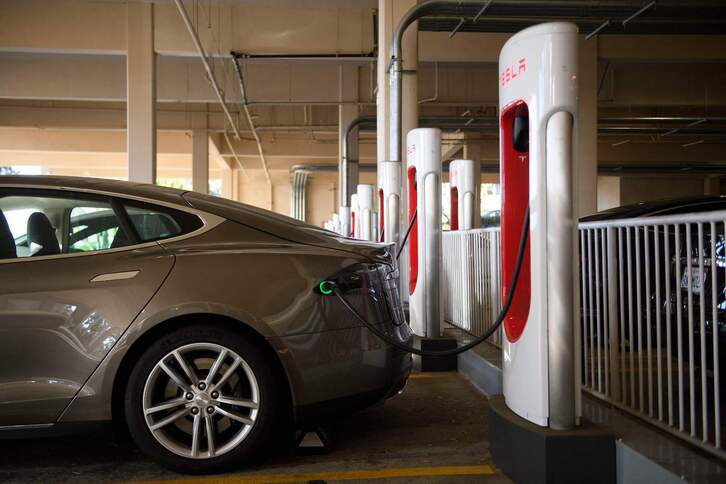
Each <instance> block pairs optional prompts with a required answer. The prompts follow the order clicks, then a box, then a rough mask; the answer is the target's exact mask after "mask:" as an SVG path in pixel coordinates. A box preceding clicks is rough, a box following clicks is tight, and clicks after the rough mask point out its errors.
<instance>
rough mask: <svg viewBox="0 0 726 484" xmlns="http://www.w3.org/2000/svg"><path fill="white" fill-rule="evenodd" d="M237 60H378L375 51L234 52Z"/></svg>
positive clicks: (261, 61) (254, 61)
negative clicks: (336, 52)
mask: <svg viewBox="0 0 726 484" xmlns="http://www.w3.org/2000/svg"><path fill="white" fill-rule="evenodd" d="M232 57H234V58H235V60H239V61H240V62H244V63H246V64H251V63H255V64H258V63H259V64H262V63H268V62H271V63H274V62H352V63H369V62H376V60H377V57H376V56H375V54H374V53H372V52H371V53H368V54H279V55H278V54H243V53H241V52H234V51H233V52H232Z"/></svg>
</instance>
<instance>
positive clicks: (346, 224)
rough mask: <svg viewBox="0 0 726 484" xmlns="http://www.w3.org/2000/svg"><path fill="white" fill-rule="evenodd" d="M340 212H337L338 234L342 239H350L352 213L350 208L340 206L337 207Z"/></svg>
mask: <svg viewBox="0 0 726 484" xmlns="http://www.w3.org/2000/svg"><path fill="white" fill-rule="evenodd" d="M338 209H339V210H340V212H339V215H338V217H339V220H340V223H339V225H340V229H339V230H338V233H339V234H340V235H342V236H344V237H350V233H351V230H352V228H351V214H352V213H353V212H352V210H351V208H350V207H344V206H342V205H341V206H340V207H338Z"/></svg>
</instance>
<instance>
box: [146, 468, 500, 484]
mask: <svg viewBox="0 0 726 484" xmlns="http://www.w3.org/2000/svg"><path fill="white" fill-rule="evenodd" d="M496 472H497V470H496V469H495V468H494V467H492V466H488V465H478V466H442V467H402V468H396V469H377V470H359V471H333V472H310V473H290V474H258V475H247V476H235V475H227V476H213V477H202V478H192V479H170V480H164V481H136V483H137V484H193V483H209V484H211V483H214V484H252V483H256V484H262V483H265V484H283V483H293V482H308V481H352V480H366V479H391V478H400V477H435V476H484V475H491V474H496Z"/></svg>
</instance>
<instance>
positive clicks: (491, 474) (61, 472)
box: [0, 372, 510, 484]
mask: <svg viewBox="0 0 726 484" xmlns="http://www.w3.org/2000/svg"><path fill="white" fill-rule="evenodd" d="M486 406H487V399H486V397H485V396H484V395H482V394H481V393H479V392H478V391H477V390H475V389H474V387H473V386H472V385H471V384H470V383H469V382H468V381H467V380H466V379H464V377H462V376H461V375H460V374H458V373H455V372H452V373H418V374H414V375H412V379H411V380H410V381H409V384H408V386H407V388H406V391H405V392H404V393H403V395H401V396H398V397H396V398H393V399H391V400H389V401H388V402H386V404H385V405H382V406H378V407H373V408H370V409H368V410H365V411H362V412H359V413H357V414H355V415H353V416H351V417H350V418H349V419H347V420H345V421H341V422H339V423H337V424H336V425H335V427H333V428H331V435H332V436H333V439H334V445H333V448H332V449H331V450H330V452H329V453H327V454H324V455H299V454H294V455H291V454H290V453H286V452H281V454H280V455H275V456H271V457H270V458H269V459H268V460H267V461H266V462H263V463H260V464H259V465H257V466H255V467H253V468H248V469H245V470H244V471H240V472H238V473H234V474H228V475H224V476H211V477H202V478H197V479H193V478H191V477H190V476H183V475H179V474H175V473H173V472H170V471H167V470H165V469H163V468H161V467H159V466H157V465H156V464H154V463H153V462H151V461H149V460H148V459H147V458H146V457H144V456H143V455H142V454H141V453H140V452H139V451H138V450H136V448H135V447H134V446H133V444H131V443H118V442H114V441H113V440H112V439H110V438H108V437H105V436H103V435H83V436H76V437H63V438H54V439H45V440H18V441H0V482H23V483H27V482H94V483H96V482H140V481H174V482H175V483H177V484H179V483H181V482H184V481H186V482H192V481H194V482H200V481H201V482H225V483H229V484H232V483H248V482H308V483H324V482H327V483H333V482H342V481H345V482H363V481H364V482H383V481H385V482H395V483H404V482H411V483H414V482H415V483H420V482H436V483H442V482H445V483H449V482H451V483H467V482H492V483H503V482H510V481H509V480H508V479H507V478H506V477H505V476H503V475H502V474H501V473H500V472H499V471H497V470H496V469H494V468H493V466H492V462H491V456H490V455H489V446H488V442H487V421H486Z"/></svg>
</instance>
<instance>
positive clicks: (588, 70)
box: [575, 36, 598, 217]
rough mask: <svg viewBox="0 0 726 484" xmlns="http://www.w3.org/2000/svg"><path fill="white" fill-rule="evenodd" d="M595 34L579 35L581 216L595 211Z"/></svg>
mask: <svg viewBox="0 0 726 484" xmlns="http://www.w3.org/2000/svg"><path fill="white" fill-rule="evenodd" d="M597 42H598V39H597V37H594V38H592V39H590V40H585V37H584V36H580V53H579V59H578V62H579V71H580V83H579V85H578V90H579V92H578V95H579V103H578V110H579V112H578V117H579V119H578V120H577V167H576V170H577V172H576V174H575V176H576V180H577V183H576V186H577V193H576V194H575V197H576V203H577V204H578V212H579V213H578V215H579V216H580V217H582V216H584V215H589V214H593V213H595V212H597V85H598V78H597V45H598V44H597Z"/></svg>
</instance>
